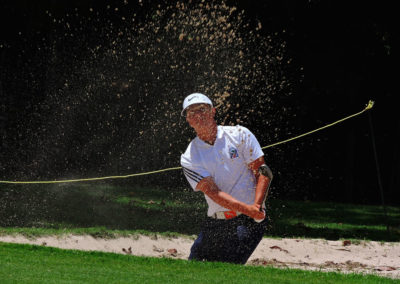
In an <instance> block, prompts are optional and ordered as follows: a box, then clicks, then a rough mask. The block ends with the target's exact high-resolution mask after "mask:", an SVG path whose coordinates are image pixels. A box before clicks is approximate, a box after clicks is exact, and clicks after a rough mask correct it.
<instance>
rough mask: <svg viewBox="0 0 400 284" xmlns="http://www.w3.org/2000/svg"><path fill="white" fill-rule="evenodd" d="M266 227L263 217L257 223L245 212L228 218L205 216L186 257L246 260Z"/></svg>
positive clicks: (232, 261) (193, 258) (201, 259)
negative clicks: (204, 220)
mask: <svg viewBox="0 0 400 284" xmlns="http://www.w3.org/2000/svg"><path fill="white" fill-rule="evenodd" d="M265 229H266V220H264V221H263V222H261V223H257V222H255V221H254V220H253V219H251V218H250V217H247V216H246V215H240V216H238V217H236V218H233V219H229V220H219V219H212V218H207V220H206V222H205V223H204V225H203V228H202V230H201V232H200V234H199V236H198V237H197V239H196V240H195V241H194V243H193V246H192V248H191V250H190V255H189V260H200V261H204V260H205V261H220V262H231V263H238V264H245V263H246V261H247V260H248V259H249V257H250V256H251V254H252V253H253V252H254V250H255V249H256V247H257V245H258V244H259V243H260V241H261V239H262V237H263V234H264V232H265Z"/></svg>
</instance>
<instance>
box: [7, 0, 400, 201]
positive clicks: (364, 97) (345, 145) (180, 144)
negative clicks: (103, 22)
mask: <svg viewBox="0 0 400 284" xmlns="http://www.w3.org/2000/svg"><path fill="white" fill-rule="evenodd" d="M228 3H229V4H230V5H234V6H237V7H238V9H239V10H241V9H243V10H244V11H245V12H244V17H245V19H246V20H247V21H249V22H250V23H257V22H258V21H259V22H260V23H261V24H262V30H261V33H262V34H263V35H265V36H267V35H271V34H273V35H278V37H279V38H280V39H282V40H284V41H285V42H286V48H285V52H286V54H287V56H288V57H290V58H291V59H292V61H291V62H292V63H291V65H290V68H288V69H287V70H286V72H287V74H288V77H289V79H290V80H292V84H291V92H293V95H291V96H281V97H276V98H275V100H274V102H275V105H276V107H278V106H279V108H285V107H286V108H289V109H290V110H291V112H290V113H289V114H288V117H286V118H284V120H285V121H286V122H285V125H286V126H285V127H283V126H279V125H274V124H273V123H272V125H271V124H270V125H269V127H264V126H262V125H259V123H258V122H257V123H251V121H250V122H249V123H247V124H246V126H247V127H249V128H250V129H251V130H252V131H253V132H254V133H255V134H256V136H257V137H258V138H259V140H260V143H261V144H262V146H265V145H267V144H269V143H272V142H277V141H280V140H284V139H287V138H290V137H292V136H294V135H297V134H301V133H304V132H306V131H309V130H312V129H315V128H318V127H321V126H323V125H325V124H327V123H331V122H333V121H336V120H338V119H340V118H343V117H345V116H347V115H350V114H352V113H355V112H358V111H360V110H362V109H363V108H364V107H365V105H366V104H367V103H368V101H369V100H370V99H372V100H374V101H375V102H376V104H375V107H374V108H373V110H372V111H370V112H369V113H364V114H362V115H361V116H358V117H356V118H353V119H351V120H349V121H346V122H344V123H342V124H340V125H337V126H334V127H332V128H329V129H327V130H324V131H322V132H319V133H316V134H313V135H312V136H308V137H305V138H301V139H299V140H296V141H293V142H290V143H288V144H284V145H280V146H276V148H270V149H267V150H266V151H265V154H266V157H267V161H268V163H269V165H270V166H271V168H272V169H273V171H274V173H275V177H276V178H275V181H274V185H273V190H272V194H273V197H277V198H287V199H300V200H324V201H338V202H349V203H362V204H380V203H381V202H382V200H381V195H380V189H379V186H378V172H377V168H376V164H375V158H374V152H373V147H372V138H375V140H376V150H377V157H378V160H379V161H378V164H379V169H380V176H381V181H382V188H383V192H384V197H385V201H386V203H387V204H393V205H398V204H400V198H399V197H400V194H399V186H400V177H399V173H400V159H399V144H400V138H399V133H400V121H399V118H398V116H397V113H398V112H397V109H398V105H396V103H395V84H394V82H395V74H397V72H396V71H394V70H396V68H395V67H396V66H395V60H394V58H395V57H397V42H396V41H395V36H396V31H395V26H396V24H395V18H396V16H395V14H394V13H395V11H396V9H395V7H394V4H391V2H389V1H388V2H386V1H383V2H376V1H375V2H363V3H359V2H354V1H351V3H348V2H343V3H342V2H341V1H294V0H292V1H229V2H228ZM158 4H160V5H162V2H160V1H151V4H149V3H148V2H146V1H144V2H143V4H140V5H139V2H138V1H135V2H133V1H132V2H129V3H128V2H126V1H125V3H124V2H118V1H116V2H114V3H113V5H115V6H120V7H129V11H137V15H138V19H139V21H140V20H143V21H145V15H146V13H147V11H150V10H151V9H152V8H153V7H155V6H156V5H158ZM107 5H108V2H107V1H50V0H47V1H1V4H0V11H1V12H0V19H1V38H0V139H1V140H0V146H1V155H0V179H1V180H12V179H19V180H21V179H24V180H29V179H36V180H37V179H46V180H47V179H58V178H65V177H68V176H75V177H77V176H79V177H89V176H104V175H119V174H130V173H133V172H138V171H147V170H155V169H160V168H164V167H174V166H178V165H179V154H180V153H181V152H183V151H184V149H185V147H186V144H187V140H186V139H179V138H176V140H177V142H176V144H175V145H174V150H173V151H172V154H171V155H169V156H168V157H165V156H162V155H161V154H162V153H161V154H160V155H159V156H160V159H159V160H149V159H146V156H145V155H144V154H143V155H137V156H136V157H135V161H136V162H135V163H136V164H137V165H136V166H132V167H131V168H127V167H124V168H123V169H122V166H120V165H122V164H119V162H118V161H117V160H110V159H109V160H107V162H106V163H103V161H104V160H103V158H102V157H101V155H100V154H99V155H98V156H93V155H92V156H90V155H88V156H85V157H83V156H80V155H75V156H74V153H75V152H74V149H73V148H72V147H75V145H77V144H79V145H80V143H81V144H82V145H84V144H85V143H86V144H87V143H88V141H78V140H79V139H81V140H82V139H84V138H82V137H83V136H84V132H85V131H84V130H80V128H79V124H80V123H82V124H84V123H85V122H84V121H78V122H76V121H75V122H74V123H75V124H76V125H75V131H76V132H75V133H72V134H70V135H69V136H68V137H66V138H65V139H69V141H68V142H67V143H66V145H64V146H63V147H64V148H63V151H64V152H65V151H70V152H71V154H70V157H73V158H65V160H62V161H58V162H55V163H54V164H51V165H48V168H46V167H45V166H44V165H43V163H40V161H45V160H46V159H45V158H43V160H41V159H40V158H38V157H37V156H38V155H37V153H38V152H40V153H43V154H41V156H43V155H49V154H45V153H47V152H46V149H45V150H43V148H45V147H47V148H48V150H47V151H48V152H50V153H52V154H53V155H54V156H55V157H57V152H55V151H53V148H52V146H51V145H50V144H51V142H52V141H50V142H47V143H44V144H40V143H38V142H37V141H41V140H40V139H43V137H41V136H40V135H38V134H37V132H40V129H41V127H42V126H43V125H45V123H46V120H48V119H54V117H52V116H50V115H49V116H48V117H46V116H45V115H44V114H45V113H49V114H50V113H51V112H52V110H51V109H46V108H45V107H43V104H42V103H43V100H44V99H45V96H44V90H48V89H49V88H50V87H49V86H50V85H51V84H52V81H51V80H49V78H52V80H54V81H57V80H59V78H62V77H63V76H65V75H66V74H54V72H53V71H54V70H52V69H51V68H50V67H49V66H51V65H50V64H48V61H50V60H51V59H49V58H50V57H51V54H50V55H49V53H48V50H44V49H43V48H40V47H43V46H46V47H48V45H49V43H50V44H51V43H52V42H54V37H57V35H54V23H52V19H53V18H51V17H49V16H48V13H46V11H50V13H51V14H52V15H54V17H60V18H61V17H63V16H64V15H65V14H67V13H74V11H77V10H78V11H79V13H80V14H79V15H80V16H79V17H82V18H85V17H88V16H89V15H90V13H89V8H93V9H95V10H96V11H99V12H100V16H99V18H101V19H107V20H108V23H109V22H112V23H113V24H114V25H115V26H118V25H119V24H120V20H119V18H118V19H117V18H115V13H109V12H108V10H107V9H106V8H105V7H106V6H107ZM119 13H120V14H123V13H124V10H123V9H120V11H119ZM141 15H143V17H142V16H141ZM79 17H77V18H75V21H79ZM141 17H142V18H141ZM72 24H73V23H72ZM92 33H93V27H92V26H90V25H89V26H87V25H86V26H84V28H83V29H82V30H81V31H80V32H78V33H77V34H76V35H75V36H76V42H77V45H76V46H77V47H75V46H68V45H67V46H65V47H64V50H63V51H62V54H64V56H65V55H66V54H70V56H71V58H72V59H71V61H68V60H65V62H60V63H59V64H70V65H71V66H73V64H74V61H73V58H74V56H75V55H76V54H77V53H79V52H80V49H79V42H90V41H96V39H95V38H94V37H92V36H91V34H92ZM57 48H58V49H60V47H57ZM254 48H257V47H254ZM71 68H72V67H71ZM189 89H190V88H188V89H187V90H186V89H185V90H182V94H177V95H179V96H181V97H184V96H185V95H186V94H187V93H188V92H189ZM153 99H156V98H153ZM59 100H60V101H62V97H61V98H59ZM62 103H65V102H62ZM100 103H101V102H100ZM137 107H138V108H140V103H138V105H137ZM179 108H180V105H179ZM38 113H40V116H39V115H37V114H38ZM268 115H269V114H268V113H267V114H266V115H265V120H266V121H268ZM369 115H370V120H369V117H368V116H369ZM49 117H50V118H49ZM370 121H371V122H372V126H373V129H374V137H373V136H372V133H371V124H370ZM166 123H170V122H169V121H167V122H166ZM280 123H282V121H280ZM288 125H289V126H288ZM182 126H183V124H182ZM132 127H134V122H132V125H126V128H127V130H125V131H129V129H130V128H132ZM121 128H123V127H121ZM99 131H100V130H99ZM119 131H124V129H119ZM187 132H188V130H187ZM266 132H268V133H271V132H274V134H275V135H264V134H263V133H266ZM44 133H46V132H44ZM185 133H186V132H185ZM78 134H79V135H78ZM172 135H177V133H175V132H174V133H172ZM153 136H154V133H153ZM153 136H151V133H150V134H149V136H148V137H147V138H148V139H150V141H149V140H148V141H149V144H148V145H146V143H143V148H142V149H141V152H143V153H146V152H149V151H153V148H152V147H151V145H152V144H154V143H155V144H154V145H156V143H158V142H155V141H154V140H156V139H154V138H153V140H151V139H152V137H153ZM27 137H29V139H28V138H27ZM32 139H33V140H32ZM35 139H36V140H35ZM50 140H51V139H50ZM32 141H36V142H32ZM77 141H78V142H77ZM114 142H115V141H114ZM114 142H113V144H112V145H110V144H107V143H105V144H103V145H102V147H99V148H98V153H106V152H107V151H108V149H109V148H113V149H114V150H115V147H118V146H115V145H116V144H120V147H121V148H118V149H116V150H115V151H116V152H118V151H120V152H121V151H122V150H121V149H123V148H124V147H127V145H126V144H125V141H122V142H120V143H114ZM49 143H50V144H49ZM32 145H34V146H32ZM68 145H71V149H69V148H68ZM89 145H90V143H89ZM96 145H97V144H96ZM146 147H148V148H146ZM158 148H160V147H158ZM157 151H166V150H165V149H162V147H161V148H160V150H157ZM32 157H33V158H32ZM46 157H47V156H46ZM81 159H82V160H86V163H83V162H81V161H78V160H81ZM35 160H36V162H35ZM138 161H139V162H138ZM121 163H122V162H121ZM125 163H127V162H125ZM124 165H125V164H124ZM36 168H41V169H42V171H39V172H38V173H35V169H36ZM125 182H127V183H143V184H153V183H154V184H165V185H166V186H173V185H179V186H187V185H186V181H185V180H184V178H183V177H182V174H181V173H180V172H179V173H178V172H176V173H171V175H170V176H168V177H167V176H165V175H162V176H161V177H154V176H153V177H151V178H148V177H146V178H137V179H135V178H132V179H130V180H128V181H125Z"/></svg>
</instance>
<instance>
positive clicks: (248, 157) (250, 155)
mask: <svg viewBox="0 0 400 284" xmlns="http://www.w3.org/2000/svg"><path fill="white" fill-rule="evenodd" d="M242 135H243V136H242V145H243V148H242V153H243V157H244V160H245V162H246V164H250V163H251V162H253V161H255V160H257V159H258V158H260V157H261V156H264V152H263V151H262V149H261V146H260V143H258V140H257V138H256V137H255V136H254V134H253V133H252V132H251V131H250V130H249V129H247V128H246V127H243V126H242Z"/></svg>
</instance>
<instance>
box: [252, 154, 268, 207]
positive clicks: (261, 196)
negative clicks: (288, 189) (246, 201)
mask: <svg viewBox="0 0 400 284" xmlns="http://www.w3.org/2000/svg"><path fill="white" fill-rule="evenodd" d="M264 164H265V160H264V156H261V157H260V158H258V159H257V160H255V161H253V162H251V163H250V164H249V168H250V170H251V171H252V172H253V174H254V176H255V177H256V179H257V185H256V195H255V198H254V205H255V206H257V207H258V208H259V209H260V210H261V206H262V204H263V202H264V200H265V199H266V197H267V196H266V194H268V192H267V189H268V187H269V185H270V183H271V180H272V173H271V174H269V175H268V176H265V175H262V174H260V173H259V168H260V166H262V165H264Z"/></svg>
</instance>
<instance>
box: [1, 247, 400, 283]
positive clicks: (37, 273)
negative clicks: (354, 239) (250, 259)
mask: <svg viewBox="0 0 400 284" xmlns="http://www.w3.org/2000/svg"><path fill="white" fill-rule="evenodd" d="M0 279H1V283H324V284H325V283H363V284H364V283H399V281H396V280H392V279H387V278H380V277H377V276H374V275H368V276H367V275H365V276H363V275H359V274H340V273H333V272H330V273H326V272H325V273H324V272H311V271H302V270H296V269H276V268H271V267H255V266H241V265H234V264H226V263H210V262H208V263H207V262H192V261H184V260H172V259H159V258H147V257H135V256H127V255H119V254H112V253H101V252H83V251H76V250H61V249H56V248H48V247H41V246H32V245H17V244H5V243H0Z"/></svg>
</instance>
